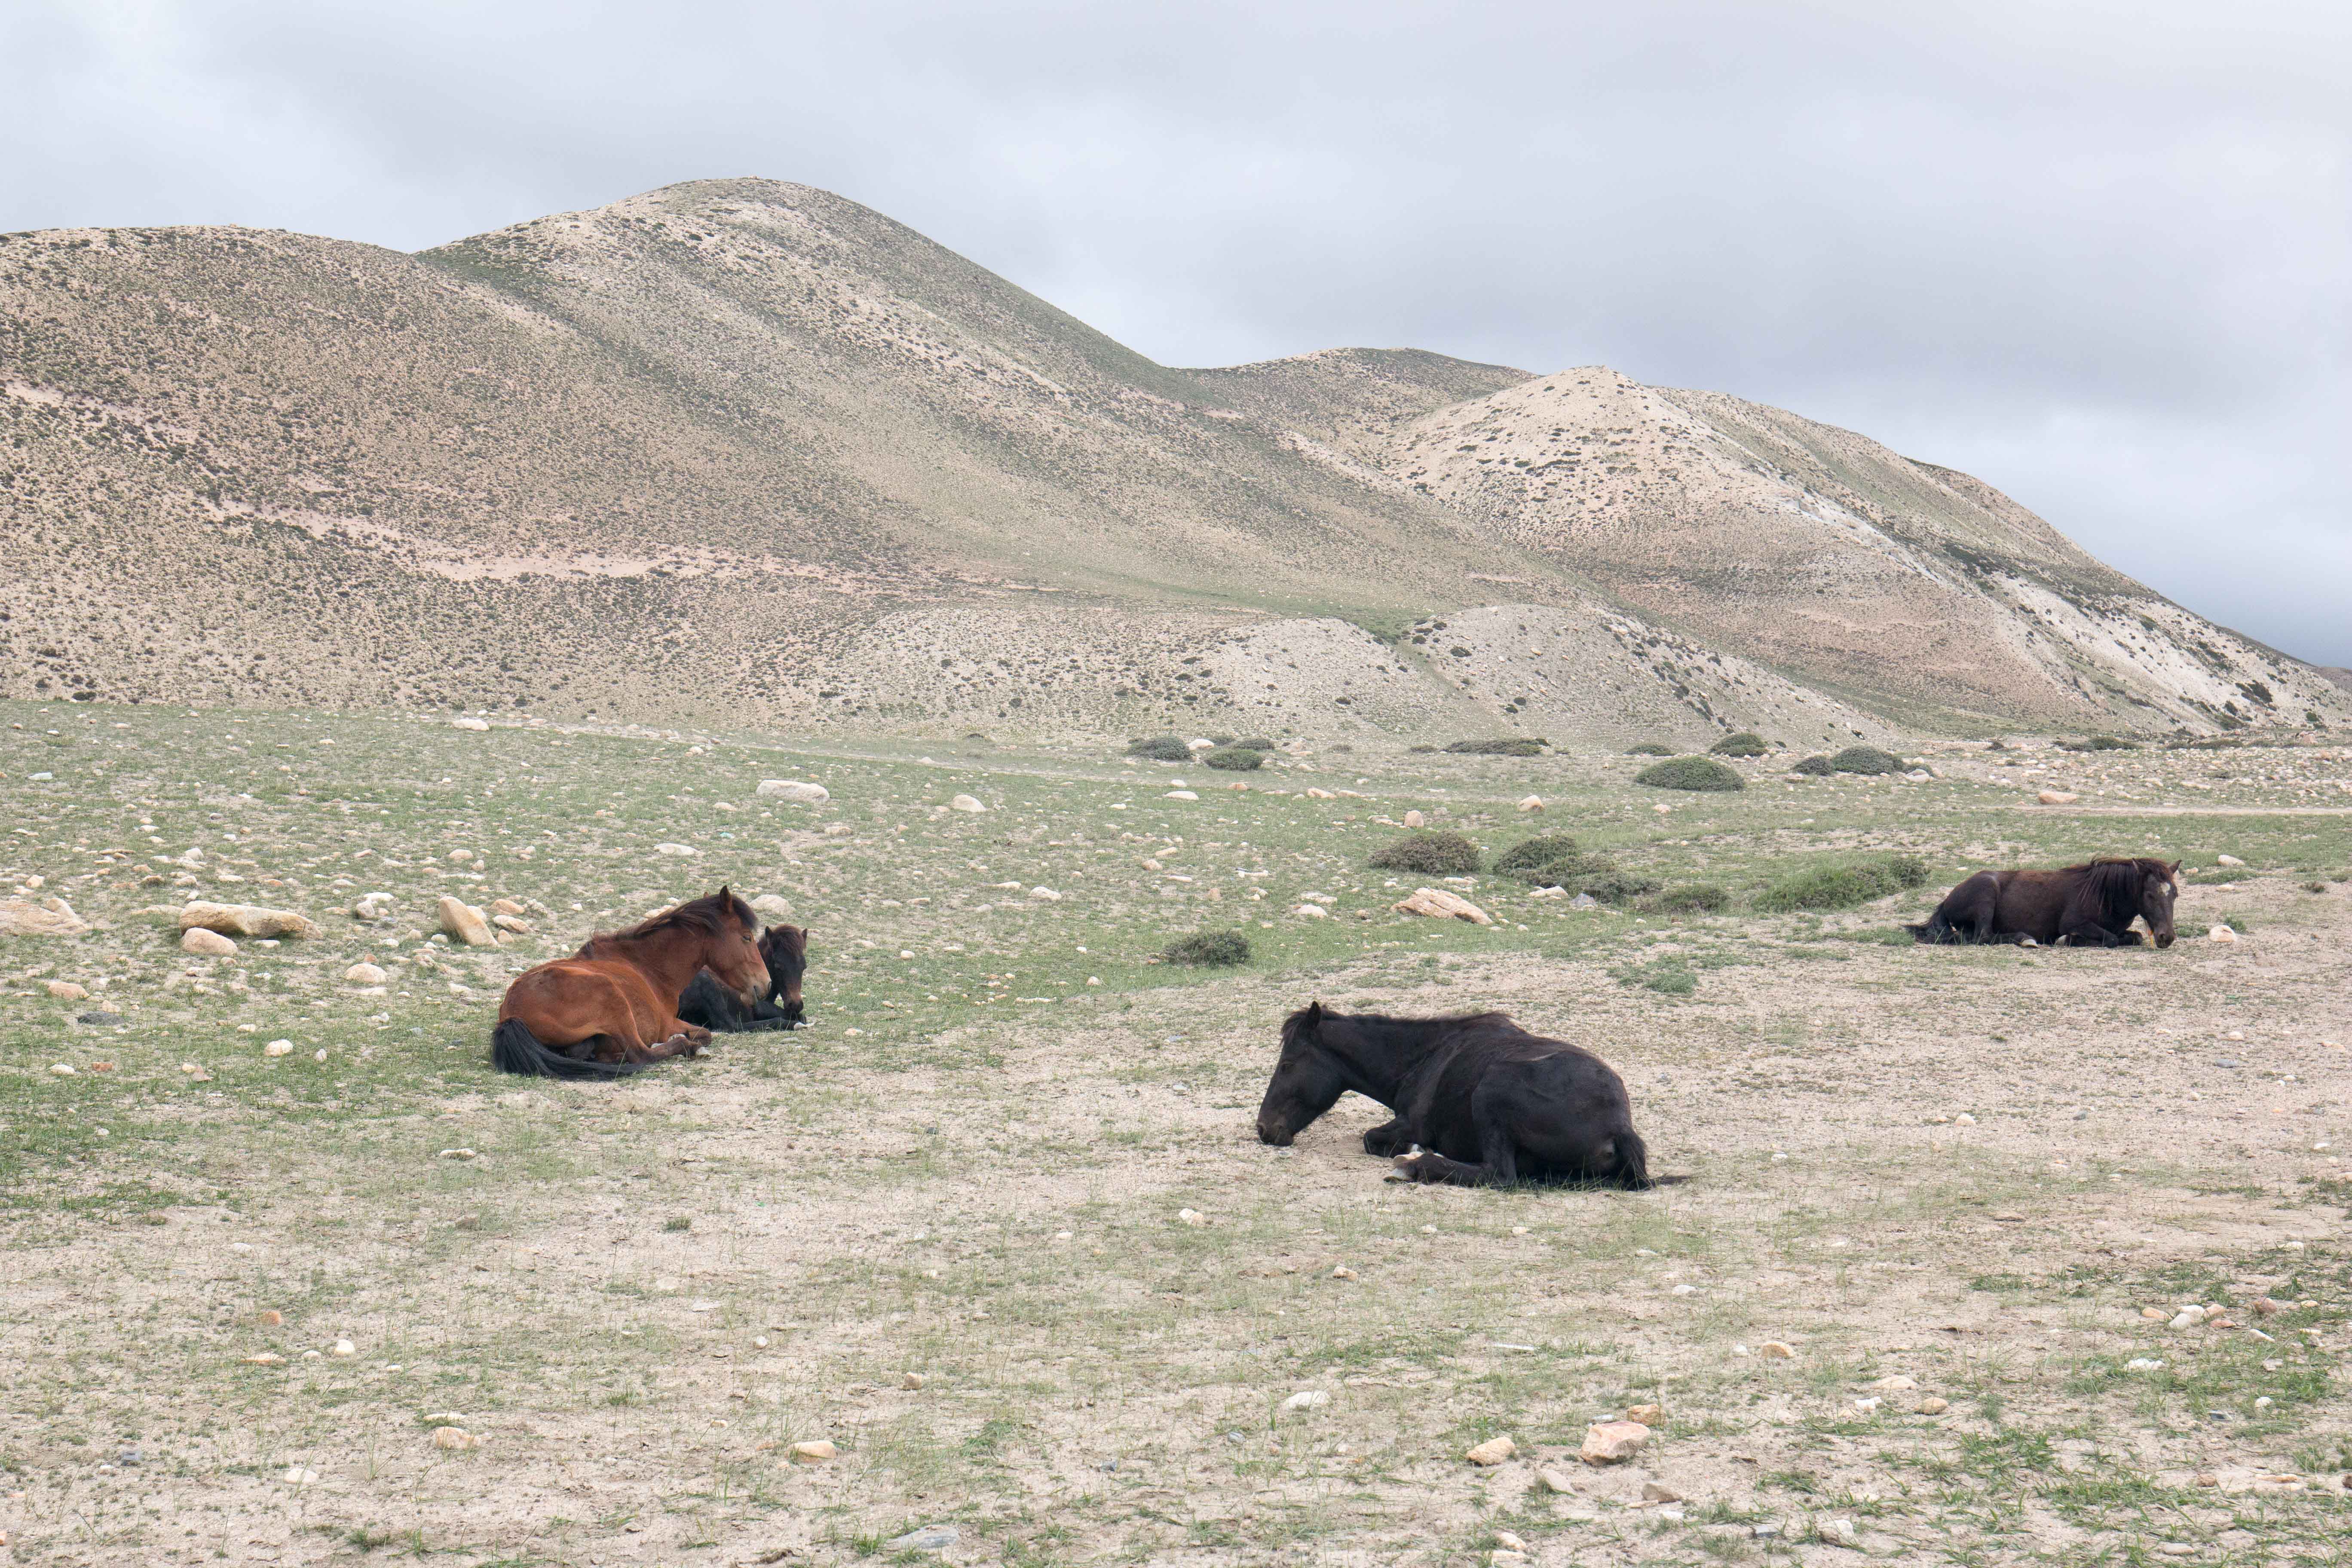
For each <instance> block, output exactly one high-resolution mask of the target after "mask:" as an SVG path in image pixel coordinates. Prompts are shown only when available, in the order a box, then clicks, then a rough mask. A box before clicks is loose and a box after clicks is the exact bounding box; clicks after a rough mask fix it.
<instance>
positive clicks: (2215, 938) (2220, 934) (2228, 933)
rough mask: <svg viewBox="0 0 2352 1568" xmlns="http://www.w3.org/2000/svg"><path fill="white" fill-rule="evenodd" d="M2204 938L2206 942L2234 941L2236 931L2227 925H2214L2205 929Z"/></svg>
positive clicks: (2236, 934) (2235, 939) (2236, 937)
mask: <svg viewBox="0 0 2352 1568" xmlns="http://www.w3.org/2000/svg"><path fill="white" fill-rule="evenodd" d="M2205 939H2206V940H2207V941H2208V942H2235V941H2237V940H2238V933H2237V932H2236V931H2232V930H2231V929H2230V928H2229V927H2228V926H2214V927H2212V928H2211V929H2210V930H2209V931H2206V933H2205Z"/></svg>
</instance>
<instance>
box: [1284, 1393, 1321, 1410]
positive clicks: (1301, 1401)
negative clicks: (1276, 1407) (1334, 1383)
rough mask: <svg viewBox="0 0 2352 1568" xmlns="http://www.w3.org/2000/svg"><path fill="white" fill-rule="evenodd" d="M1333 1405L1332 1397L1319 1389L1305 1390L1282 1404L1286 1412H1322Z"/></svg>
mask: <svg viewBox="0 0 2352 1568" xmlns="http://www.w3.org/2000/svg"><path fill="white" fill-rule="evenodd" d="M1330 1403H1331V1396H1330V1395H1329V1394H1326V1393H1324V1392H1323V1390H1321V1389H1319V1388H1303V1389H1300V1390H1299V1391H1298V1392H1297V1394H1292V1395H1291V1396H1290V1397H1289V1398H1287V1399H1286V1400H1284V1401H1283V1402H1282V1407H1283V1408H1284V1409H1285V1410H1320V1409H1322V1408H1323V1406H1325V1405H1328V1404H1330Z"/></svg>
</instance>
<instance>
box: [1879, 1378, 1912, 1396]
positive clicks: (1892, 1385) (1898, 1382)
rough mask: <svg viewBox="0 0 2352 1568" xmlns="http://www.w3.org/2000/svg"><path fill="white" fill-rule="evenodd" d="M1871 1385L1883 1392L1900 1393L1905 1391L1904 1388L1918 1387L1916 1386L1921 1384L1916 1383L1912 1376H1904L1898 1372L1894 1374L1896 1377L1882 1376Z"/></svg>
mask: <svg viewBox="0 0 2352 1568" xmlns="http://www.w3.org/2000/svg"><path fill="white" fill-rule="evenodd" d="M1870 1386H1871V1387H1873V1388H1875V1389H1878V1390H1880V1391H1882V1392H1883V1393H1886V1394H1898V1393H1901V1392H1903V1391H1904V1390H1906V1389H1913V1388H1916V1387H1918V1386H1919V1385H1918V1384H1916V1383H1915V1382H1913V1381H1912V1380H1911V1379H1910V1378H1907V1377H1904V1376H1901V1375H1899V1374H1898V1375H1896V1376H1894V1377H1882V1378H1880V1379H1879V1380H1878V1381H1877V1382H1876V1383H1874V1384H1871V1385H1870Z"/></svg>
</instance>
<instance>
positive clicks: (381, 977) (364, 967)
mask: <svg viewBox="0 0 2352 1568" xmlns="http://www.w3.org/2000/svg"><path fill="white" fill-rule="evenodd" d="M391 978H392V976H391V975H389V974H387V973H384V972H383V970H381V969H379V968H377V967H376V966H375V965H374V964H373V963H354V964H352V966H351V967H350V968H349V969H346V970H344V971H343V979H344V981H345V982H346V983H347V984H352V985H381V984H383V983H384V982H385V981H387V980H389V979H391Z"/></svg>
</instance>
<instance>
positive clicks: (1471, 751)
mask: <svg viewBox="0 0 2352 1568" xmlns="http://www.w3.org/2000/svg"><path fill="white" fill-rule="evenodd" d="M1445 749H1446V750H1447V751H1449V752H1456V753H1458V754H1460V755H1463V756H1470V757H1540V756H1542V755H1543V749H1544V743H1543V742H1541V741H1530V740H1528V739H1526V738H1524V737H1522V736H1517V735H1512V736H1507V737H1506V738H1505V739H1503V740H1499V741H1456V742H1454V743H1453V744H1451V745H1449V746H1447V747H1446V748H1445Z"/></svg>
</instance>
